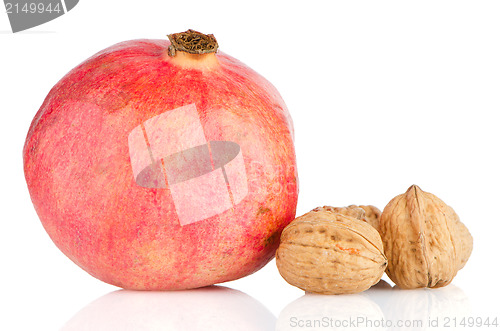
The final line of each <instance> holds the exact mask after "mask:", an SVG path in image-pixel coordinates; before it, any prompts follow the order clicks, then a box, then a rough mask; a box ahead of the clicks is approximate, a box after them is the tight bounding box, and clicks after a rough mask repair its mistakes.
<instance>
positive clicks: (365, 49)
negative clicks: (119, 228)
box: [0, 0, 500, 330]
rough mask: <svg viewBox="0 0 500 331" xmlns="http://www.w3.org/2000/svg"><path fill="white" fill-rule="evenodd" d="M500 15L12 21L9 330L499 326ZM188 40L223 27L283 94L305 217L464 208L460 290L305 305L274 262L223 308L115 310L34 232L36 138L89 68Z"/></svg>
mask: <svg viewBox="0 0 500 331" xmlns="http://www.w3.org/2000/svg"><path fill="white" fill-rule="evenodd" d="M2 9H3V8H2ZM499 17H500V3H499V2H498V1H467V2H466V1H456V0H455V1H412V2H407V1H354V0H353V1H335V2H330V1H328V2H327V1H300V2H299V1H269V0H267V1H249V2H243V1H189V2H187V1H140V2H135V3H126V2H124V1H116V0H115V1H98V0H82V1H81V2H80V3H79V4H78V5H77V6H76V7H75V8H74V9H73V10H72V11H70V12H69V13H67V14H66V15H64V16H62V17H60V18H58V19H55V20H53V21H51V22H48V23H46V24H44V25H41V26H38V27H35V28H32V29H30V30H27V31H25V32H20V33H16V34H13V33H12V32H11V31H10V26H9V22H8V18H7V15H6V14H5V13H4V12H3V10H2V12H1V13H0V60H1V61H0V110H1V114H2V119H1V123H2V125H1V127H2V128H1V129H0V143H1V162H0V167H1V172H0V173H1V174H2V176H3V181H2V183H1V185H0V204H1V217H0V219H1V227H0V254H1V259H0V261H1V262H0V286H1V287H2V290H1V293H0V300H1V302H2V307H3V308H1V310H0V329H2V330H55V329H59V328H62V327H63V326H65V325H66V327H67V329H70V327H72V328H73V329H79V328H83V327H85V326H87V327H88V328H91V329H93V330H96V329H98V326H100V327H101V328H102V329H115V330H119V329H122V330H123V329H125V328H124V327H123V325H121V326H119V325H120V323H124V325H128V326H129V329H131V330H138V329H141V328H140V326H141V325H142V326H143V327H144V328H145V329H159V330H182V329H184V330H189V329H195V327H194V325H197V326H198V327H200V330H212V329H213V330H226V328H225V327H224V326H223V325H222V324H220V323H222V321H226V322H228V321H229V324H230V325H231V327H230V328H228V330H229V329H232V330H245V327H247V328H248V329H249V330H266V329H271V330H272V329H274V323H276V329H277V330H288V329H300V330H309V329H308V328H299V327H296V328H292V325H291V319H290V318H291V317H293V316H295V317H297V316H309V317H308V318H310V319H314V318H316V319H318V318H322V317H331V318H338V319H343V318H344V319H345V318H348V317H356V316H373V318H374V319H375V318H378V319H380V318H385V319H392V320H393V321H394V323H395V321H396V320H397V319H401V320H409V319H410V320H412V319H422V320H424V321H425V322H426V323H427V321H428V318H429V317H430V318H431V319H435V318H440V320H439V323H443V322H444V319H445V318H446V317H448V318H452V317H453V315H454V314H455V315H458V316H466V317H468V316H474V317H482V318H483V319H485V318H486V317H490V319H491V318H493V317H498V318H499V319H500V309H499V308H498V304H497V301H496V299H497V298H498V295H499V294H500V291H499V289H498V281H497V279H498V267H497V266H498V256H499V253H500V251H499V242H500V240H499V237H498V236H499V230H500V225H499V224H500V215H499V212H498V210H499V208H498V206H499V201H500V193H499V190H498V187H499V184H500V178H499V177H500V176H499V170H500V161H499V160H500V159H499V157H498V146H499V141H500V132H499V131H498V123H499V120H498V116H495V115H496V113H498V111H499V109H500V19H499ZM188 28H193V29H197V30H200V31H202V32H205V33H214V34H215V36H216V37H217V39H218V41H219V44H220V48H221V50H222V51H224V52H225V53H228V54H230V55H232V56H234V57H236V58H238V59H239V60H241V61H243V62H244V63H246V64H247V65H248V66H250V67H252V68H253V69H255V70H256V71H258V72H259V73H260V74H262V75H263V76H264V77H266V78H267V79H268V80H269V81H271V82H272V83H273V84H274V85H275V86H276V87H277V88H278V90H279V91H280V93H281V94H282V96H283V98H284V100H285V101H286V103H287V105H288V108H289V111H290V113H291V115H292V117H293V120H294V124H295V133H296V152H297V161H298V169H299V178H300V196H299V204H298V209H297V215H301V214H303V213H305V212H307V211H309V210H310V209H312V208H314V207H316V206H320V205H325V204H328V205H334V206H343V205H348V204H352V203H355V204H374V205H376V206H378V207H379V208H380V209H383V207H384V206H385V205H386V204H387V202H388V201H389V200H390V199H391V198H393V197H394V196H396V195H397V194H400V193H403V192H404V191H405V190H406V189H407V188H408V187H409V186H410V185H411V184H418V185H419V186H420V187H421V188H422V189H423V190H425V191H428V192H432V193H434V194H436V195H437V196H438V197H440V198H442V199H443V200H444V201H445V202H446V203H448V204H449V205H451V206H452V207H453V208H454V209H455V210H456V212H457V213H458V214H459V216H460V217H461V219H462V221H463V222H464V223H465V224H466V226H467V227H468V228H469V229H470V231H471V233H472V235H473V237H474V250H473V253H472V257H471V258H470V260H469V262H468V264H467V265H466V266H465V268H464V269H463V270H461V271H460V272H459V273H458V275H457V277H456V278H455V280H454V281H453V284H452V285H450V286H449V287H447V288H445V289H441V290H419V291H397V290H380V291H377V290H374V289H372V290H369V291H367V292H365V293H363V294H360V295H353V296H340V297H338V296H333V297H320V298H317V297H316V296H306V297H303V294H304V292H303V291H301V290H299V289H296V288H294V287H292V286H290V285H288V284H287V283H286V282H285V281H284V280H283V279H282V278H281V277H280V275H279V273H278V271H277V269H276V266H275V263H274V261H272V262H270V263H269V264H268V265H267V266H266V267H265V268H264V269H262V270H260V271H259V272H257V273H255V274H253V275H251V276H249V277H246V278H244V279H241V280H237V281H234V282H229V283H226V284H224V286H226V287H230V288H234V289H237V290H239V291H241V292H243V293H240V294H239V295H236V296H235V295H234V294H235V293H234V292H233V291H230V290H229V292H230V293H233V296H231V295H228V296H227V298H226V297H225V296H224V293H225V291H224V290H216V291H215V292H214V293H205V292H203V291H201V292H194V293H191V294H189V293H180V294H179V293H176V294H172V293H165V294H163V296H162V295H160V294H156V295H159V296H157V297H154V298H153V295H155V294H149V296H148V294H146V293H135V294H134V293H123V291H122V292H119V293H118V294H116V293H114V294H109V295H108V296H106V297H104V298H101V297H103V296H105V295H106V294H108V293H110V292H113V291H116V290H117V288H115V287H113V286H111V285H107V284H104V283H102V282H100V281H99V280H96V279H94V278H92V277H91V276H89V275H87V274H86V273H85V272H84V271H82V270H81V269H80V268H78V267H77V266H76V265H74V264H73V263H72V262H71V261H70V260H69V259H68V258H66V257H65V256H64V255H63V254H62V253H60V252H59V251H58V249H57V248H56V247H55V245H53V243H52V242H51V240H50V239H49V237H48V235H47V234H46V233H45V231H44V229H43V227H42V226H41V224H40V222H39V220H38V217H37V215H36V213H35V211H34V208H33V206H32V204H31V201H30V198H29V194H28V190H27V187H26V184H25V180H24V176H23V170H22V147H23V144H24V139H25V137H26V133H27V131H28V127H29V125H30V122H31V119H32V118H33V116H34V115H35V113H36V111H37V110H38V108H39V107H40V105H41V103H42V102H43V100H44V98H45V96H46V95H47V93H48V92H49V90H50V88H51V87H52V86H53V85H54V84H55V83H56V82H57V81H58V80H59V79H60V78H61V77H62V76H63V75H64V74H65V73H66V72H68V71H69V70H70V69H72V68H73V67H75V66H76V65H77V64H79V63H80V62H82V61H83V60H85V59H86V58H88V57H89V56H91V55H92V54H94V53H96V52H97V51H99V50H101V49H103V48H106V47H108V46H110V45H112V44H114V43H117V42H120V41H124V40H129V39H136V38H166V35H167V34H168V33H173V32H180V31H184V30H186V29H188ZM383 279H385V280H387V281H388V282H389V283H390V284H392V283H391V282H390V281H389V280H388V278H387V277H386V276H384V278H383ZM134 295H135V296H134ZM221 295H222V298H223V299H222V300H220V296H221ZM116 297H119V298H121V299H118V300H116ZM235 297H238V298H240V299H234V298H235ZM99 298H101V299H100V300H99V301H97V302H96V303H94V304H91V305H89V304H90V303H91V302H93V301H94V300H97V299H99ZM124 298H125V299H124ZM200 298H201V299H200ZM231 298H232V299H231ZM298 298H301V299H299V300H298V301H296V302H293V301H294V300H296V299H298ZM235 300H236V301H235ZM238 300H240V301H241V302H240V301H238ZM318 300H319V301H318ZM177 302H183V303H184V304H183V305H177V304H176V303H177ZM292 302H293V303H292ZM173 303H175V304H173ZM316 308H317V309H316ZM82 309H83V310H82ZM259 309H260V310H259ZM261 310H262V311H265V312H266V313H262V314H261V313H258V312H259V311H261ZM235 311H237V312H236V313H235ZM252 312H255V316H260V317H261V319H262V321H261V319H259V318H253V317H252V318H250V317H251V316H253V315H251V313H252ZM249 314H250V315H249ZM266 314H267V315H266ZM301 314H302V315H301ZM304 314H305V315H304ZM230 316H231V317H230ZM255 316H254V317H255ZM346 316H347V317H346ZM240 317H241V318H240ZM66 323H68V324H66ZM183 323H184V325H185V326H184V327H182V326H179V325H182V324H183ZM499 323H500V320H499ZM89 325H93V326H91V327H90V326H89ZM440 325H441V326H442V324H440ZM424 326H426V324H424ZM330 329H332V328H326V327H323V328H318V330H330ZM359 329H361V327H359Z"/></svg>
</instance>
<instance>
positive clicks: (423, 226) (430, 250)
mask: <svg viewBox="0 0 500 331" xmlns="http://www.w3.org/2000/svg"><path fill="white" fill-rule="evenodd" d="M380 235H381V236H382V240H383V242H384V251H385V254H386V256H387V259H388V262H389V265H388V266H387V270H386V272H387V275H388V276H389V277H390V278H391V280H392V281H393V282H394V283H396V285H397V286H398V287H400V288H407V289H410V288H419V287H431V288H432V287H441V286H445V285H448V284H449V283H450V282H451V281H452V279H453V278H454V277H455V275H456V274H457V272H458V270H459V269H461V268H462V267H463V266H464V265H465V263H466V262H467V260H468V258H469V256H470V254H471V252H472V236H471V235H470V233H469V231H468V230H467V228H466V227H465V225H463V224H462V223H461V222H460V219H459V218H458V215H457V214H456V213H455V211H454V210H453V209H452V208H451V207H450V206H448V205H446V204H445V203H444V202H443V201H442V200H440V199H439V198H438V197H436V196H435V195H433V194H431V193H427V192H424V191H422V190H421V189H420V188H419V187H418V186H416V185H413V186H411V187H410V188H409V189H408V190H407V191H406V193H404V194H401V195H398V196H397V197H395V198H394V199H392V200H391V201H390V202H389V204H388V205H387V206H386V207H385V208H384V211H383V212H382V216H381V218H380Z"/></svg>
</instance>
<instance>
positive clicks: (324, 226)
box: [276, 210, 387, 294]
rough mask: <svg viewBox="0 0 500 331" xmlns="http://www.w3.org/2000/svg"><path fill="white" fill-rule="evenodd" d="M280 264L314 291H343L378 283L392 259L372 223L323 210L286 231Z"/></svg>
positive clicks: (290, 279)
mask: <svg viewBox="0 0 500 331" xmlns="http://www.w3.org/2000/svg"><path fill="white" fill-rule="evenodd" d="M276 265H277V266H278V270H279V272H280V274H281V275H282V276H283V278H284V279H285V280H286V281H287V282H288V283H290V284H291V285H293V286H296V287H299V288H301V289H303V290H305V291H308V292H313V293H320V294H342V293H357V292H361V291H364V290H366V289H368V288H370V287H371V286H372V285H374V284H376V283H377V282H378V281H379V280H380V278H381V277H382V275H383V273H384V270H385V268H386V265H387V259H386V257H385V256H384V253H383V245H382V240H381V238H380V235H379V234H378V232H377V231H376V230H375V229H374V228H373V227H372V226H370V225H368V224H367V223H365V222H363V221H361V220H359V219H356V218H354V217H350V216H346V215H342V214H339V213H334V212H331V211H321V210H318V211H311V212H309V213H307V214H305V215H303V216H300V217H298V218H296V219H295V220H294V221H292V222H291V223H290V224H289V225H288V226H287V227H286V228H285V229H284V230H283V232H282V234H281V243H280V245H279V248H278V250H277V252H276Z"/></svg>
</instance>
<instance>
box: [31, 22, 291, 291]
mask: <svg viewBox="0 0 500 331" xmlns="http://www.w3.org/2000/svg"><path fill="white" fill-rule="evenodd" d="M169 40H170V41H167V40H134V41H126V42H122V43H119V44H116V45H114V46H111V47H110V48H107V49H105V50H103V51H101V52H99V53H97V54H95V55H94V56H92V57H90V58H89V59H88V60H86V61H84V62H83V63H82V64H80V65H79V66H77V67H76V68H74V69H73V70H71V71H70V72H69V73H68V74H67V75H66V76H65V77H63V78H62V79H61V80H60V81H59V82H58V83H57V84H56V85H55V86H54V87H53V88H52V90H51V91H50V92H49V94H48V96H47V97H46V99H45V101H44V103H43V104H42V106H41V108H40V110H39V111H38V113H37V114H36V116H35V118H34V119H33V122H32V124H31V127H30V129H29V132H28V136H27V138H26V143H25V146H24V151H23V156H24V172H25V177H26V181H27V184H28V188H29V192H30V195H31V199H32V201H33V204H34V206H35V209H36V212H37V214H38V216H39V217H40V219H41V221H42V224H43V226H44V228H45V229H46V231H47V232H48V234H49V236H50V237H51V239H52V240H53V241H54V243H55V244H56V245H57V247H59V249H60V250H61V251H62V252H63V253H64V254H66V255H67V256H68V257H69V258H70V259H71V260H72V261H73V262H75V263H76V264H77V265H79V266H80V267H81V268H83V269H84V270H86V271H87V272H88V273H90V274H91V275H93V276H94V277H96V278H98V279H101V280H102V281H105V282H107V283H110V284H114V285H117V286H120V287H123V288H128V289H143V290H174V289H187V288H196V287H201V286H206V285H210V284H215V283H221V282H225V281H230V280H234V279H237V278H240V277H243V276H246V275H248V274H251V273H253V272H255V271H256V270H258V269H260V268H261V267H263V266H264V265H265V264H266V263H267V262H269V260H271V259H272V257H273V256H274V252H275V250H276V248H277V246H278V242H279V237H280V234H281V231H282V229H283V228H284V227H285V226H286V225H287V224H288V223H289V222H290V221H291V220H292V219H293V218H294V216H295V209H296V203H297V195H298V182H297V172H296V167H295V152H294V146H293V128H292V121H291V118H290V116H289V114H288V111H287V108H286V106H285V104H284V102H283V100H282V98H281V97H280V95H279V93H278V91H277V90H276V89H275V88H274V87H273V86H272V85H271V84H270V83H269V82H268V81H266V80H265V79H264V78H263V77H261V76H260V75H259V74H257V73H256V72H255V71H253V70H252V69H250V68H248V67H247V66H245V65H244V64H242V63H241V62H239V61H238V60H236V59H234V58H232V57H230V56H228V55H226V54H224V53H222V52H219V51H218V50H217V49H218V44H217V41H216V40H215V38H214V37H213V36H212V35H204V34H201V33H199V32H196V31H193V30H188V31H186V32H183V33H178V34H173V35H169Z"/></svg>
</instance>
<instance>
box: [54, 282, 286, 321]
mask: <svg viewBox="0 0 500 331" xmlns="http://www.w3.org/2000/svg"><path fill="white" fill-rule="evenodd" d="M275 324H276V318H275V317H274V316H273V315H272V314H271V312H270V311H269V310H267V308H265V307H264V306H263V305H262V304H261V303H260V302H258V301H257V300H255V299H254V298H252V297H250V296H249V295H247V294H245V293H243V292H240V291H237V290H234V289H230V288H227V287H222V286H210V287H206V288H201V289H195V290H188V291H175V292H141V291H126V290H119V291H115V292H111V293H109V294H106V295H105V296H103V297H101V298H99V299H97V300H96V301H94V302H92V303H90V304H89V305H88V306H86V307H85V308H83V309H82V310H81V311H79V312H78V313H77V314H76V315H75V316H74V317H73V318H72V319H71V320H70V321H69V322H67V323H66V325H65V326H64V327H63V328H62V330H65V331H66V330H93V331H94V330H120V331H125V330H133V331H136V330H172V331H177V330H182V331H196V330H218V331H225V330H231V331H234V330H242V331H250V330H251V331H263V330H274V326H275Z"/></svg>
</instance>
